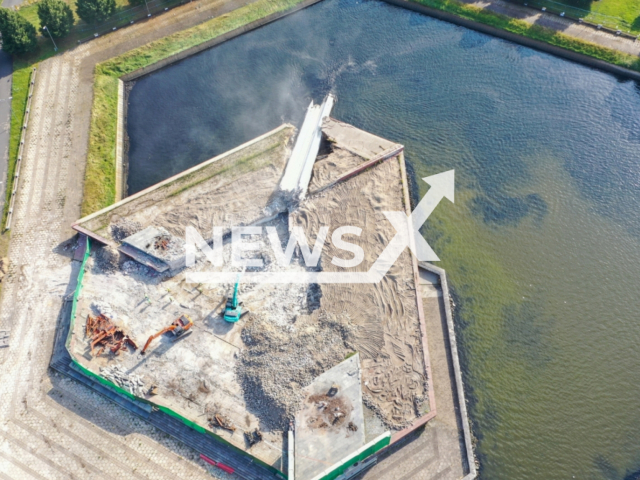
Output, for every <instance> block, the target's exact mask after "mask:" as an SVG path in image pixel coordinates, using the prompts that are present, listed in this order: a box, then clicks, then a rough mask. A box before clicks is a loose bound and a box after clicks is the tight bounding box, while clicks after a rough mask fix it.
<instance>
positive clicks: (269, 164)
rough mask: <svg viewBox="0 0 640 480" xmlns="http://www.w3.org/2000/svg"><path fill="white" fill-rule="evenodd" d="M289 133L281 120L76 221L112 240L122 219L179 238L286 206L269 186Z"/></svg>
mask: <svg viewBox="0 0 640 480" xmlns="http://www.w3.org/2000/svg"><path fill="white" fill-rule="evenodd" d="M293 133H294V129H293V127H291V126H287V125H285V126H283V127H281V128H279V129H276V130H274V131H273V132H271V133H269V134H266V135H265V136H263V137H262V138H261V139H259V140H257V141H251V142H247V143H246V144H244V145H243V146H241V147H239V148H237V149H234V150H232V151H231V153H227V154H223V155H220V156H219V157H215V158H213V159H210V160H208V161H206V162H203V163H202V164H200V165H199V166H196V167H194V168H193V169H190V170H188V171H187V172H185V173H183V174H180V175H179V176H177V177H174V179H173V180H172V179H168V180H166V181H165V182H162V183H160V184H158V185H157V186H154V187H151V188H149V189H147V190H146V191H144V192H140V193H139V194H136V195H133V196H131V197H128V198H127V199H125V200H123V201H122V202H119V203H117V204H115V205H114V206H112V207H110V208H109V209H106V210H105V211H104V213H98V214H94V215H91V216H89V217H87V219H86V220H84V221H82V222H81V223H80V225H81V226H82V227H84V228H87V229H89V230H91V231H93V232H95V233H97V234H98V235H101V236H102V237H104V238H107V239H112V240H113V236H112V231H111V226H112V225H113V224H114V223H118V222H120V221H121V220H122V219H125V220H127V221H130V222H137V223H139V224H140V225H141V226H142V227H143V228H144V227H147V226H149V225H151V224H153V225H155V226H156V227H162V228H165V229H166V230H168V231H169V232H170V233H171V234H173V235H176V236H179V237H181V238H183V237H184V236H185V231H186V227H187V226H192V227H195V228H196V230H197V231H198V232H199V233H200V234H201V235H202V236H203V237H204V238H205V239H210V238H211V235H212V227H213V226H214V225H215V226H230V225H233V226H240V225H248V224H252V223H254V222H255V221H257V220H259V219H262V218H268V217H271V216H273V215H275V214H277V213H280V212H282V211H285V210H286V207H285V205H284V203H283V202H281V201H279V199H278V197H277V196H275V195H274V189H275V186H276V185H277V184H278V182H279V181H280V178H281V177H282V174H283V171H284V167H285V164H286V161H287V159H288V157H289V154H290V141H291V139H292V136H293Z"/></svg>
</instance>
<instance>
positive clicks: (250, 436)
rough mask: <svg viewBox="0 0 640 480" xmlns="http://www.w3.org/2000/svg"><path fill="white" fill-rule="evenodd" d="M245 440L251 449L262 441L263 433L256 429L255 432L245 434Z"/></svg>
mask: <svg viewBox="0 0 640 480" xmlns="http://www.w3.org/2000/svg"><path fill="white" fill-rule="evenodd" d="M244 438H245V439H246V440H247V443H248V444H249V447H253V446H254V445H255V444H256V443H258V442H261V441H262V432H261V431H260V429H258V428H256V429H255V430H254V431H253V432H244Z"/></svg>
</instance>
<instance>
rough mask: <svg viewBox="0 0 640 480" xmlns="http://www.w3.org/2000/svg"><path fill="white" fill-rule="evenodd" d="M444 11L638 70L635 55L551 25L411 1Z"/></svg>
mask: <svg viewBox="0 0 640 480" xmlns="http://www.w3.org/2000/svg"><path fill="white" fill-rule="evenodd" d="M411 1H413V2H415V3H417V4H420V5H424V6H426V7H430V8H433V9H436V10H441V11H443V12H448V13H452V14H454V15H457V16H459V17H462V18H465V19H467V20H473V21H475V22H478V23H483V24H485V25H489V26H492V27H495V28H499V29H501V30H506V31H507V32H511V33H515V34H517V35H521V36H523V37H528V38H531V39H533V40H538V41H541V42H546V43H548V44H550V45H555V46H557V47H561V48H564V49H566V50H571V51H573V52H576V53H581V54H583V55H589V56H591V57H594V58H597V59H599V60H604V61H605V62H608V63H611V64H613V65H618V66H620V67H625V68H628V69H631V70H635V71H640V59H638V57H636V56H634V55H630V54H627V53H622V52H618V51H616V50H612V49H610V48H607V47H603V46H600V45H596V44H595V43H591V42H587V41H586V40H582V39H579V38H575V37H571V36H569V35H565V34H564V33H560V32H557V31H555V30H552V29H550V28H546V27H541V26H540V25H532V24H530V23H527V22H525V21H524V20H518V19H515V18H511V17H508V16H506V15H502V14H499V13H495V12H492V11H489V10H486V9H483V8H479V7H476V6H473V5H467V4H464V3H460V2H457V1H455V0H411Z"/></svg>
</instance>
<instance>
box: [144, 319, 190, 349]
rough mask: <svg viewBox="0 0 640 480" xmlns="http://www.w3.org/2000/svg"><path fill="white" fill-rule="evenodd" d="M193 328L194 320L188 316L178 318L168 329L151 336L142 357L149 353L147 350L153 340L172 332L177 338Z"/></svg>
mask: <svg viewBox="0 0 640 480" xmlns="http://www.w3.org/2000/svg"><path fill="white" fill-rule="evenodd" d="M192 326H193V320H191V318H189V316H188V315H180V317H178V318H176V319H175V320H174V321H173V322H172V323H171V325H169V326H168V327H167V328H163V329H162V330H160V331H159V332H157V333H154V334H153V335H151V336H150V337H149V340H147V343H145V344H144V348H143V349H142V351H141V352H140V355H144V353H145V352H146V351H147V348H149V345H151V342H153V340H154V339H156V338H158V337H159V336H160V335H164V334H165V333H167V332H171V333H173V336H174V337H176V338H177V337H179V336H181V335H182V334H184V333H185V332H186V331H187V330H189V329H190V328H191V327H192Z"/></svg>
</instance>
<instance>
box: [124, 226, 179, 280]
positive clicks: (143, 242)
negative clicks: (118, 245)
mask: <svg viewBox="0 0 640 480" xmlns="http://www.w3.org/2000/svg"><path fill="white" fill-rule="evenodd" d="M122 243H123V244H124V245H126V246H129V247H131V248H133V249H136V250H139V251H140V252H142V253H144V254H145V255H147V256H149V257H151V258H152V259H153V260H155V261H152V262H151V264H148V263H147V262H142V263H143V264H144V265H147V266H149V267H151V268H153V269H154V270H157V271H160V272H162V271H165V270H166V269H164V268H161V267H160V268H156V267H155V264H156V263H158V262H159V263H160V265H161V264H163V263H164V264H166V265H167V267H168V268H170V269H171V270H176V269H178V268H182V267H184V265H185V256H186V251H185V241H184V240H183V239H182V238H180V237H177V236H175V235H171V234H170V233H169V232H168V231H167V230H166V229H164V228H162V227H155V226H148V227H147V228H145V229H143V230H141V231H139V232H138V233H135V234H133V235H131V236H129V237H127V238H125V239H124V240H122ZM129 252H130V250H126V251H123V253H125V254H127V255H129ZM134 258H135V257H134Z"/></svg>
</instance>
